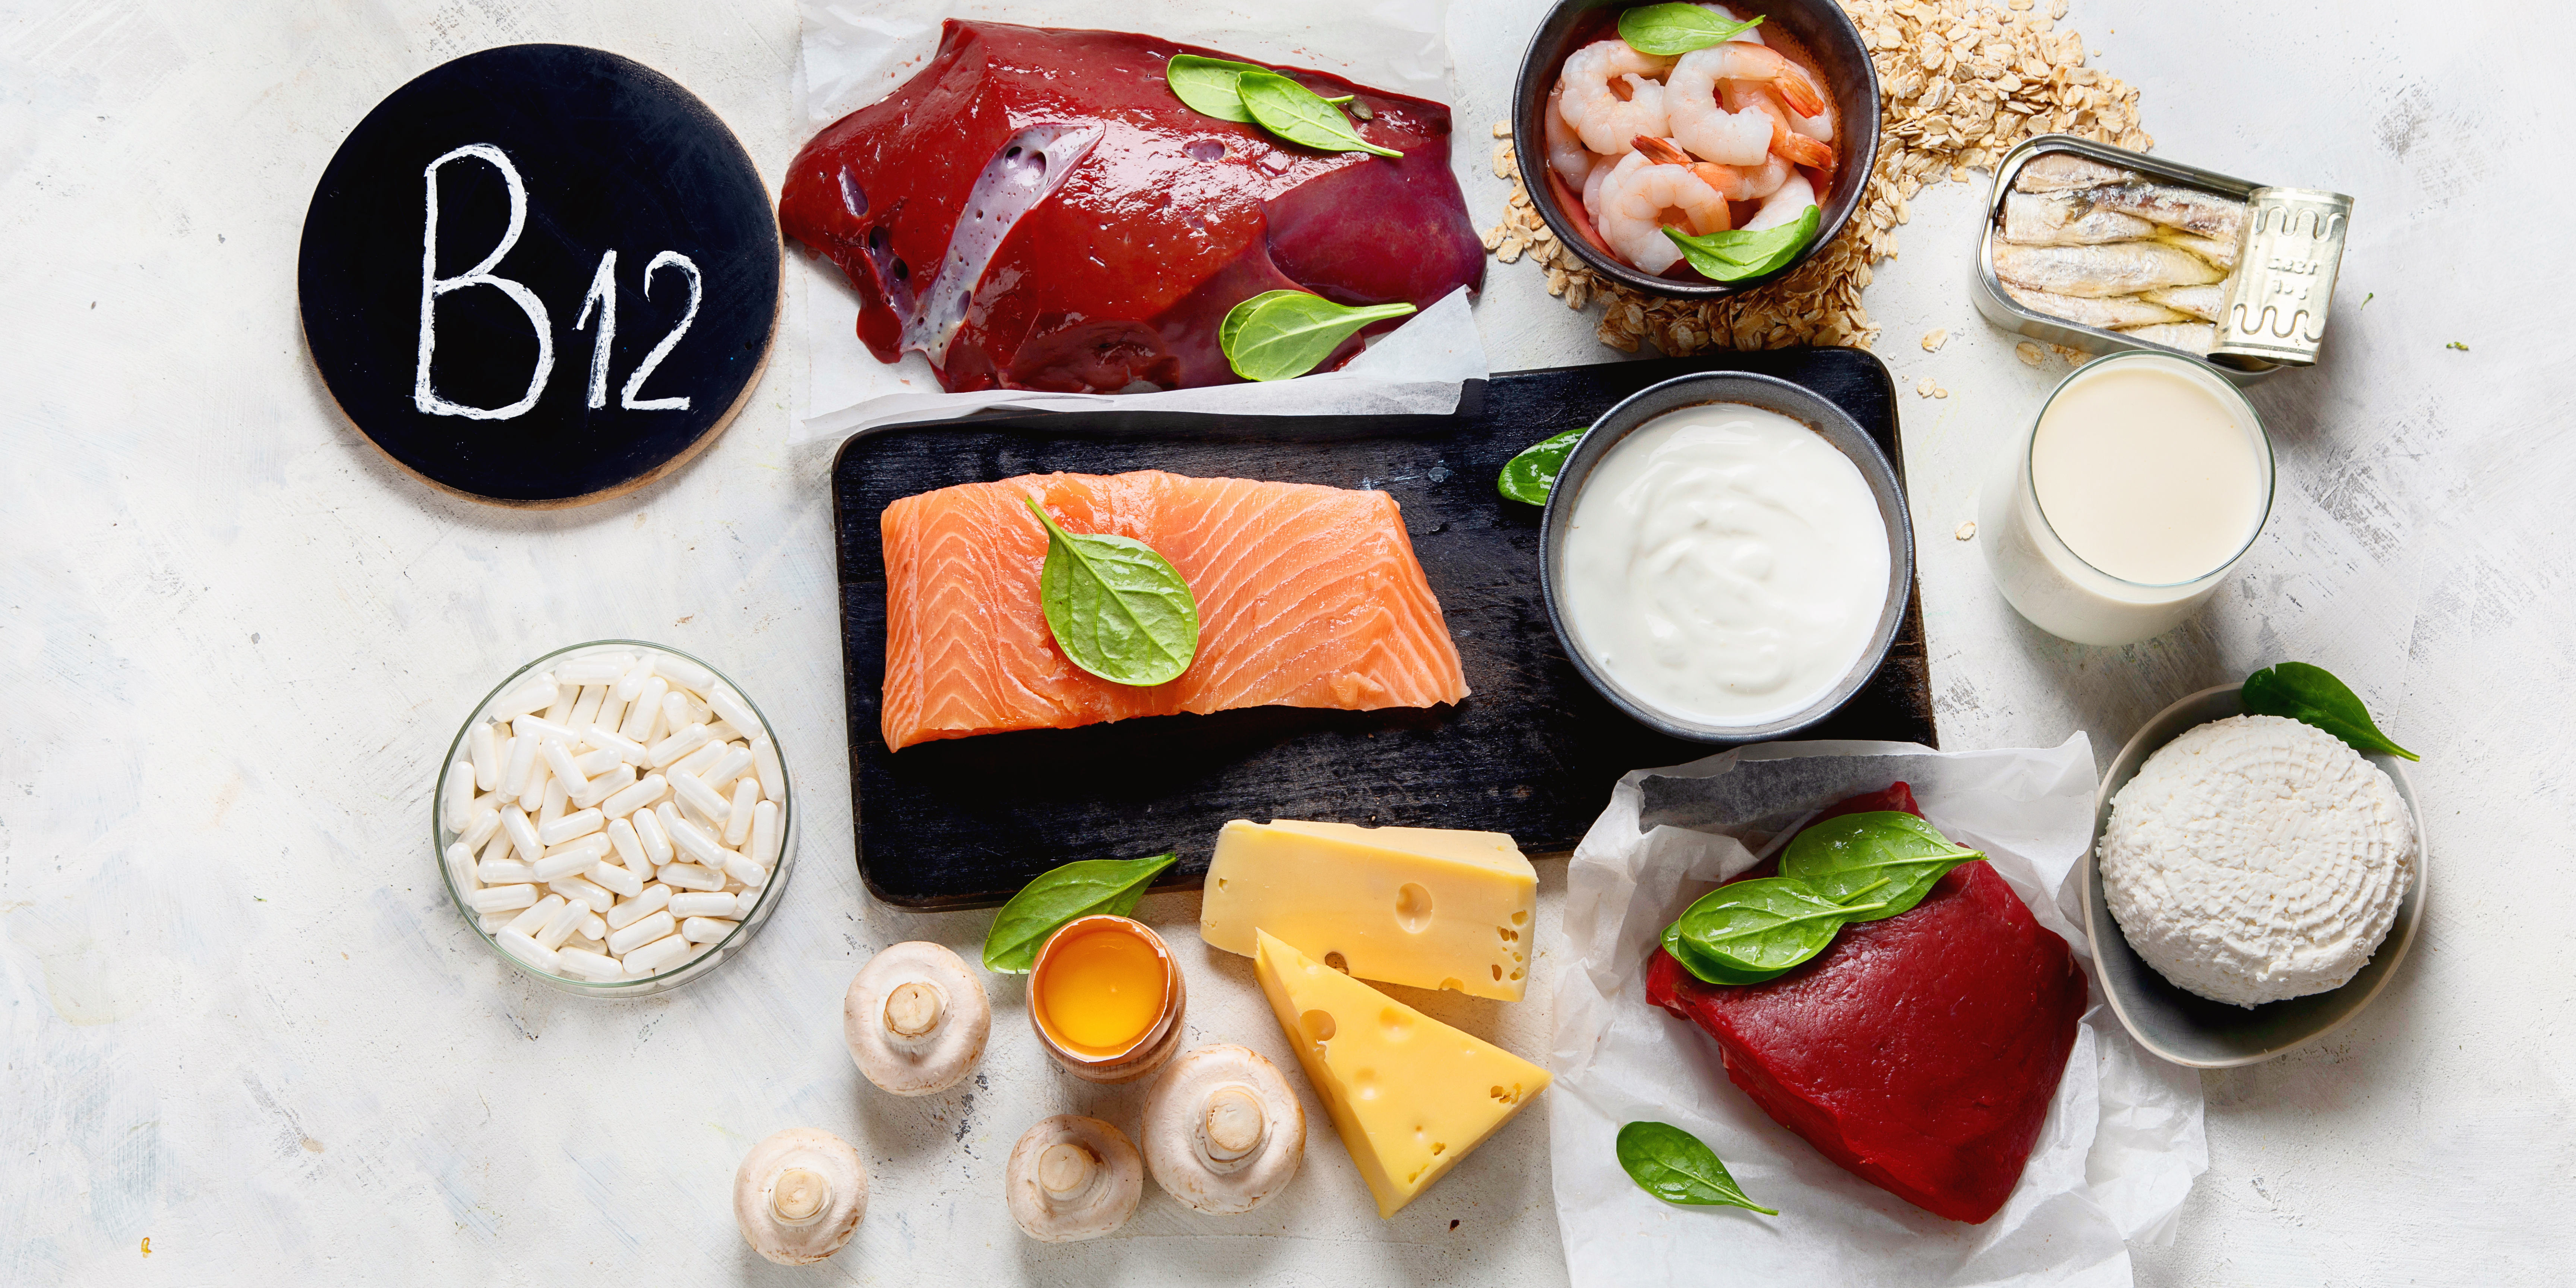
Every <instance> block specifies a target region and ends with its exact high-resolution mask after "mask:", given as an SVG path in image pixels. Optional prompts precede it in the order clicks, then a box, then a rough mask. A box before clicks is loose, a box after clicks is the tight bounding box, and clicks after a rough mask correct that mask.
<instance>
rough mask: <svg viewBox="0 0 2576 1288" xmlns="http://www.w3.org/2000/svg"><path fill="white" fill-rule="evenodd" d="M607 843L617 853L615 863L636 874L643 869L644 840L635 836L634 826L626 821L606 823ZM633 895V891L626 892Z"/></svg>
mask: <svg viewBox="0 0 2576 1288" xmlns="http://www.w3.org/2000/svg"><path fill="white" fill-rule="evenodd" d="M608 843H609V845H610V846H611V847H613V848H615V849H616V851H617V861H618V862H620V863H623V864H625V865H626V866H627V867H629V868H633V869H635V870H636V871H638V872H641V871H643V870H644V869H645V865H646V862H647V860H646V859H645V858H644V838H642V837H640V836H637V835H636V834H635V824H633V823H632V822H629V821H627V820H626V819H622V818H616V819H610V820H609V821H608ZM627 893H628V894H633V893H634V892H633V891H631V890H630V891H628V892H627Z"/></svg>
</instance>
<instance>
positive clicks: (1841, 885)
mask: <svg viewBox="0 0 2576 1288" xmlns="http://www.w3.org/2000/svg"><path fill="white" fill-rule="evenodd" d="M1984 857H1986V856H1985V853H1984V852H1983V851H1981V850H1971V849H1969V848H1967V847H1966V846H1963V845H1953V844H1951V843H1950V839H1949V838H1948V837H1945V836H1943V835H1941V833H1940V832H1939V830H1937V829H1935V828H1934V827H1933V826H1932V825H1931V824H1929V823H1926V822H1924V821H1923V820H1922V819H1919V818H1916V817H1915V816H1914V815H1912V814H1905V813H1899V812H1897V811H1894V810H1885V811H1879V812H1874V813H1868V814H1845V815H1842V816H1841V817H1839V818H1829V819H1826V820H1825V821H1824V822H1821V823H1818V824H1816V825H1815V826H1813V827H1810V828H1808V829H1807V830H1805V831H1803V832H1800V833H1798V836H1797V839H1796V840H1793V841H1791V842H1789V848H1788V849H1787V850H1785V851H1783V852H1782V853H1781V855H1780V875H1782V876H1784V877H1796V878H1797V879H1798V880H1801V881H1804V882H1806V883H1807V885H1808V887H1809V888H1810V889H1812V890H1814V891H1815V892H1816V893H1817V894H1820V895H1823V896H1824V897H1825V898H1827V899H1830V900H1832V901H1834V902H1835V903H1841V904H1848V903H1850V902H1851V901H1852V900H1853V899H1855V898H1858V897H1859V896H1860V895H1862V894H1864V893H1869V894H1870V895H1871V897H1872V898H1875V899H1876V900H1878V903H1879V910H1878V911H1877V912H1874V913H1871V914H1869V915H1868V916H1865V917H1864V916H1855V917H1853V918H1852V920H1853V921H1880V920H1884V919H1885V918H1888V917H1893V916H1895V915H1897V914H1898V913H1901V912H1906V911H1908V910H1910V909H1912V908H1913V907H1914V905H1916V904H1918V903H1921V902H1923V896H1925V895H1927V894H1930V893H1932V883H1933V882H1935V881H1938V880H1940V879H1941V878H1942V877H1944V876H1947V875H1949V873H1950V869H1952V868H1955V867H1957V866H1959V865H1960V864H1962V863H1974V862H1976V861H1978V860H1979V859H1982V858H1984Z"/></svg>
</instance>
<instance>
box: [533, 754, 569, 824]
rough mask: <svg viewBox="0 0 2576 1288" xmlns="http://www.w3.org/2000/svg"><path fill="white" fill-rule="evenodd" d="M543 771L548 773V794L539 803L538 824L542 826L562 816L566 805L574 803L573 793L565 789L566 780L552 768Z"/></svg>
mask: <svg viewBox="0 0 2576 1288" xmlns="http://www.w3.org/2000/svg"><path fill="white" fill-rule="evenodd" d="M541 768H542V767H541ZM543 772H544V773H545V775H546V794H545V795H544V796H543V797H542V798H540V799H539V801H538V803H537V826H538V827H540V828H542V827H544V826H545V825H546V824H548V823H551V822H554V821H555V820H556V819H559V818H562V817H563V816H564V807H566V806H568V805H570V804H571V803H572V793H571V792H570V791H568V790H566V789H565V787H564V781H563V780H562V779H560V778H557V777H555V776H554V771H553V770H551V769H544V770H543Z"/></svg>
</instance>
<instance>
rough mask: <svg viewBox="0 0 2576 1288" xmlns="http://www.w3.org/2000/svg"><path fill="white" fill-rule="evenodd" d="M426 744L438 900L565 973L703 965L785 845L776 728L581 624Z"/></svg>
mask: <svg viewBox="0 0 2576 1288" xmlns="http://www.w3.org/2000/svg"><path fill="white" fill-rule="evenodd" d="M442 763H443V765H444V767H443V768H442V769H440V771H439V775H438V785H437V788H436V790H435V791H434V792H433V794H432V798H431V804H430V849H431V853H432V855H433V856H434V860H435V862H436V863H437V864H438V868H439V872H440V875H441V877H442V878H443V879H444V880H445V881H446V882H447V889H448V893H449V894H450V895H451V896H452V897H453V898H454V899H455V901H456V908H457V911H458V912H460V913H462V914H463V915H464V917H465V920H466V922H467V924H469V925H472V926H473V927H474V928H475V932H476V933H477V934H479V935H481V936H482V937H483V941H484V942H485V943H486V944H488V945H490V946H491V948H492V951H494V952H496V953H498V954H500V956H501V959H502V960H503V961H505V962H508V963H509V964H510V965H511V966H513V967H515V968H516V969H518V970H520V971H521V972H524V973H525V974H527V975H530V976H532V977H534V978H536V979H537V980H539V981H541V982H543V983H545V984H547V985H549V986H551V987H554V988H557V989H560V990H562V991H564V992H567V993H575V994H580V995H583V996H589V997H645V996H650V995H652V994H655V993H661V992H666V991H668V990H670V989H673V988H677V987H679V986H680V985H682V984H685V983H688V982H689V981H690V980H693V979H696V978H698V977H699V976H701V975H704V974H706V973H707V972H709V971H712V970H714V969H715V968H716V967H717V966H719V965H721V964H722V963H723V962H724V961H725V960H726V959H728V958H730V957H733V956H734V955H736V954H738V953H739V952H740V951H741V950H742V948H743V947H744V945H746V944H748V943H750V941H751V937H752V936H753V935H755V934H757V933H759V930H760V927H761V925H762V924H763V923H765V922H767V921H768V920H769V915H770V913H771V912H772V911H773V910H774V909H775V908H776V907H777V905H778V901H779V898H780V895H781V892H782V891H784V890H785V889H786V886H787V877H788V871H789V867H790V865H791V864H792V863H794V861H795V857H796V810H795V803H794V795H793V792H792V790H791V789H790V787H789V785H788V781H787V766H786V762H785V761H784V760H783V759H782V758H781V757H780V755H779V751H778V735H777V731H776V730H775V729H773V728H771V726H770V724H769V720H768V717H767V716H765V715H763V714H762V713H761V711H760V708H759V707H757V706H755V705H753V704H752V702H751V700H750V699H749V698H747V697H745V696H744V695H743V692H742V690H741V689H740V688H739V687H738V686H736V685H735V684H734V683H733V681H732V680H731V679H730V678H728V677H726V676H725V675H723V674H722V673H721V672H718V671H717V670H716V669H715V668H714V667H712V666H709V665H708V664H707V663H705V662H704V661H702V660H700V659H698V658H695V657H692V656H690V655H689V654H686V653H683V652H681V651H679V650H678V649H674V648H670V647H667V646H665V645H660V644H652V643H648V642H645V641H643V640H593V641H591V642H589V643H586V644H575V645H571V646H570V647H567V648H561V649H557V650H555V651H554V652H552V653H548V654H546V655H545V656H543V657H540V658H538V659H537V660H535V661H533V662H530V663H528V664H527V665H525V666H522V667H520V668H519V669H518V670H517V671H514V672H512V673H511V674H510V677H509V678H508V679H505V680H503V681H502V682H501V683H500V684H499V686H497V687H495V688H494V689H493V690H492V691H491V693H489V694H488V695H486V696H485V697H484V699H483V701H482V702H481V703H479V704H477V705H476V707H475V710H474V714H473V716H472V717H471V718H469V719H468V720H467V721H466V722H465V726H464V727H463V728H462V729H459V730H458V731H457V733H456V740H455V741H454V742H453V743H451V744H449V746H448V751H447V758H446V760H445V761H444V762H442Z"/></svg>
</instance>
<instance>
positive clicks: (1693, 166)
mask: <svg viewBox="0 0 2576 1288" xmlns="http://www.w3.org/2000/svg"><path fill="white" fill-rule="evenodd" d="M1637 151H1638V152H1639V153H1640V154H1642V155H1643V156H1644V157H1645V158H1646V159H1647V160H1648V161H1650V162H1655V163H1658V164H1662V165H1687V166H1689V167H1690V172H1691V173H1692V174H1694V175H1697V176H1699V181H1700V182H1701V183H1704V184H1707V185H1708V186H1709V187H1711V188H1714V189H1716V190H1717V195H1719V196H1721V197H1724V198H1726V199H1727V200H1729V201H1758V200H1760V199H1762V198H1764V197H1768V196H1770V195H1771V194H1773V193H1775V192H1778V191H1779V190H1780V187H1781V185H1783V184H1785V183H1787V182H1788V181H1789V177H1790V176H1791V175H1793V174H1796V173H1797V171H1795V170H1792V169H1790V168H1789V163H1788V162H1786V161H1783V160H1781V159H1780V158H1778V157H1776V156H1765V157H1764V158H1763V159H1762V164H1760V165H1758V166H1731V165H1719V164H1718V163H1716V162H1714V161H1693V160H1691V158H1690V154H1689V153H1686V152H1684V151H1682V150H1681V148H1680V147H1678V146H1676V145H1675V144H1674V143H1673V142H1671V141H1670V140H1667V139H1644V138H1641V139H1638V140H1637Z"/></svg>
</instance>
